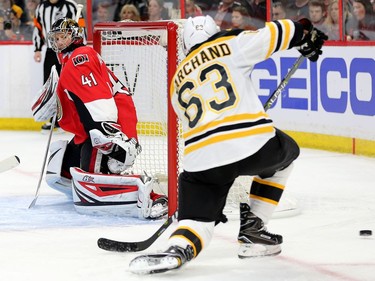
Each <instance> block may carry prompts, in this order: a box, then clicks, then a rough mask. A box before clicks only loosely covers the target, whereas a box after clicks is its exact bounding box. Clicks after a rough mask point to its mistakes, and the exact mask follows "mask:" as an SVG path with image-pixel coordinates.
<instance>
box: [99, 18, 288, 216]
mask: <svg viewBox="0 0 375 281" xmlns="http://www.w3.org/2000/svg"><path fill="white" fill-rule="evenodd" d="M183 22H184V20H179V21H158V22H108V23H99V24H97V25H95V27H94V49H95V50H96V51H97V52H98V53H99V54H100V55H101V56H102V58H103V60H104V62H105V63H106V65H107V66H108V67H109V68H110V69H111V70H112V71H113V72H114V73H115V75H116V76H117V77H118V78H119V79H120V81H121V82H122V83H123V84H124V85H125V86H127V88H128V89H129V91H130V92H131V93H132V94H133V100H134V103H135V107H136V110H137V116H138V125H137V130H138V138H139V142H140V144H141V145H142V153H141V154H140V155H139V156H138V157H137V159H136V161H135V164H134V166H133V173H135V174H143V173H144V172H146V174H147V175H150V176H152V177H154V178H156V179H157V182H159V184H158V185H157V186H156V188H155V191H157V192H163V193H166V194H168V201H169V203H168V204H169V210H168V213H169V215H171V214H173V213H174V212H175V210H177V197H178V191H177V190H178V188H177V187H178V180H177V179H178V174H179V172H180V171H181V165H180V163H181V159H182V153H183V142H182V138H180V130H179V123H178V119H177V117H176V115H175V113H174V111H173V108H172V106H171V104H170V99H169V85H170V81H171V80H172V78H173V75H174V73H175V70H176V68H177V66H178V64H179V62H180V61H181V60H182V59H183V58H184V54H183V48H182V26H183ZM250 185H251V177H241V178H239V179H237V180H236V181H235V183H234V185H233V187H232V188H231V191H230V193H229V195H228V199H227V205H226V209H225V214H227V215H231V214H233V215H235V216H236V217H238V216H239V207H238V206H239V205H238V204H239V202H243V201H248V192H249V188H250ZM158 188H159V190H158ZM290 205H291V204H289V203H288V206H287V209H295V208H294V206H295V204H294V203H293V204H292V205H293V208H290ZM285 214H286V212H284V213H283V216H285ZM289 215H290V214H289Z"/></svg>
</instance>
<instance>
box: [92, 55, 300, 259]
mask: <svg viewBox="0 0 375 281" xmlns="http://www.w3.org/2000/svg"><path fill="white" fill-rule="evenodd" d="M304 59H305V57H304V56H302V55H301V56H299V57H298V59H297V60H296V62H295V63H294V64H293V66H292V67H291V69H290V70H289V72H288V73H287V74H286V75H285V77H284V79H283V80H282V81H281V82H280V84H279V86H278V87H277V88H276V90H275V91H274V92H273V93H272V94H271V96H270V97H269V98H268V100H267V102H266V103H265V104H264V110H265V111H267V110H268V109H269V108H270V107H271V106H272V105H273V103H274V102H275V101H276V99H277V98H278V96H279V95H280V94H281V92H282V91H283V90H284V89H285V87H286V85H287V84H288V83H289V80H290V78H291V77H292V75H293V74H294V73H295V72H296V70H297V69H298V68H299V66H300V65H301V63H302V62H303V61H304ZM176 215H177V212H176V213H174V214H173V215H171V216H169V217H168V219H167V220H166V221H165V222H164V224H163V225H162V226H161V227H160V228H159V229H158V230H157V231H156V232H155V233H154V234H153V235H152V236H151V237H150V238H148V239H146V240H144V241H137V242H122V241H116V240H111V239H108V238H99V239H98V246H99V248H101V249H103V250H106V251H113V252H139V251H143V250H145V249H147V248H148V247H150V246H151V245H152V244H153V243H154V242H155V241H156V240H157V239H158V238H159V237H160V235H162V234H163V233H164V231H165V230H166V229H167V228H168V227H169V226H170V225H171V224H172V222H173V221H174V220H175V217H176Z"/></svg>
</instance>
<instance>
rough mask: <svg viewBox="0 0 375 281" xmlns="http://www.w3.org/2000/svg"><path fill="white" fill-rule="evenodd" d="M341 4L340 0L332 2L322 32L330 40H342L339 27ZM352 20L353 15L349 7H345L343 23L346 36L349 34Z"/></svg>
mask: <svg viewBox="0 0 375 281" xmlns="http://www.w3.org/2000/svg"><path fill="white" fill-rule="evenodd" d="M339 16H340V15H339V2H338V0H332V1H331V3H330V4H329V5H328V9H327V17H326V19H325V20H324V23H323V25H322V26H321V30H322V31H324V33H325V34H326V35H327V36H328V39H329V40H340V26H339ZM351 18H352V14H351V13H350V12H349V8H348V5H345V6H344V15H343V22H344V24H345V34H343V37H345V36H346V34H347V25H348V21H349V20H350V19H351Z"/></svg>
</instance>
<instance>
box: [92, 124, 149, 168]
mask: <svg viewBox="0 0 375 281" xmlns="http://www.w3.org/2000/svg"><path fill="white" fill-rule="evenodd" d="M106 124H107V126H108V124H109V123H106ZM109 126H111V125H109ZM106 132H107V131H106ZM90 138H91V143H92V146H93V147H95V148H97V149H98V150H100V151H101V152H102V153H103V154H105V155H107V156H108V158H109V159H108V163H107V164H108V169H109V171H110V172H111V173H113V174H120V173H122V172H124V171H125V170H127V169H129V168H131V167H132V166H133V164H134V161H135V158H136V157H137V156H138V155H139V154H140V153H141V151H142V147H141V146H140V145H139V143H138V142H137V140H136V139H135V138H130V139H129V138H128V137H127V136H126V135H125V134H124V133H123V132H121V131H119V130H118V129H116V131H115V132H112V133H110V134H108V135H104V134H103V133H102V132H101V131H99V130H98V129H93V130H90Z"/></svg>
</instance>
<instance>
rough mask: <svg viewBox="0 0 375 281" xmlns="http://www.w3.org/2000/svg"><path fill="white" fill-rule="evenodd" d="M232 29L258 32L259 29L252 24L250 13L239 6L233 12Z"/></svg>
mask: <svg viewBox="0 0 375 281" xmlns="http://www.w3.org/2000/svg"><path fill="white" fill-rule="evenodd" d="M232 28H238V29H246V30H256V29H257V28H256V27H255V26H254V25H253V24H252V21H251V18H250V16H249V13H248V12H247V10H246V8H245V7H243V6H237V7H234V8H233V11H232Z"/></svg>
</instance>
